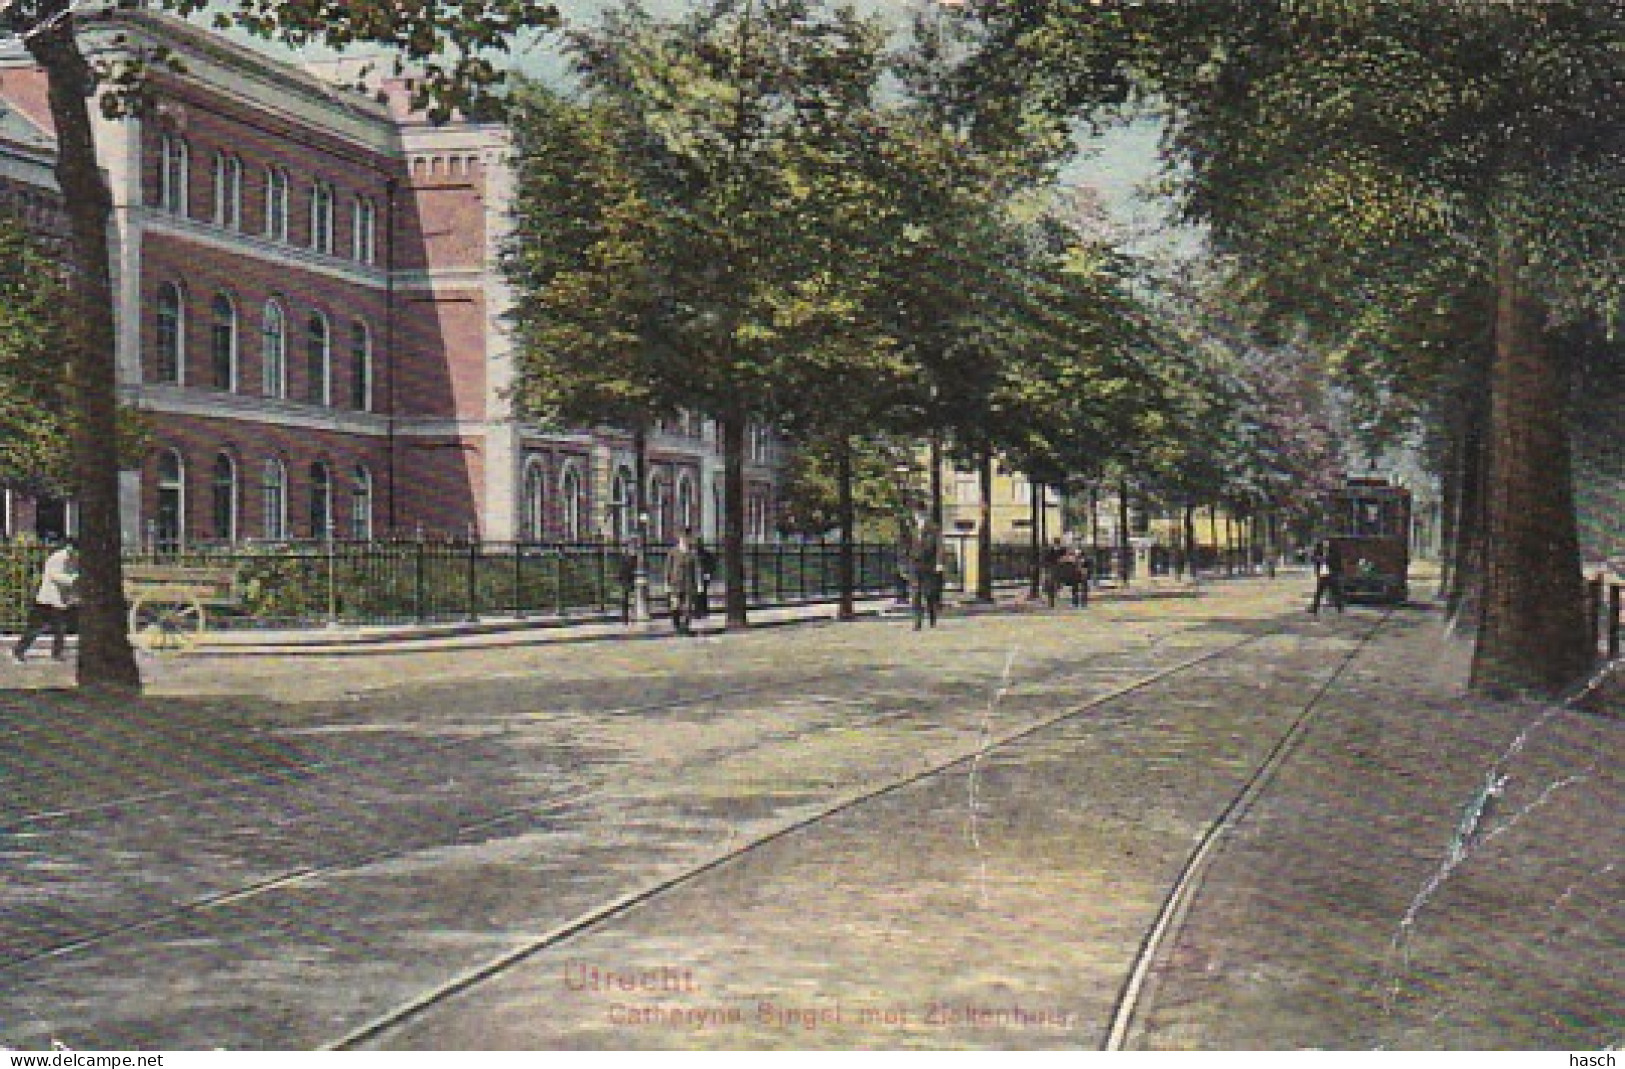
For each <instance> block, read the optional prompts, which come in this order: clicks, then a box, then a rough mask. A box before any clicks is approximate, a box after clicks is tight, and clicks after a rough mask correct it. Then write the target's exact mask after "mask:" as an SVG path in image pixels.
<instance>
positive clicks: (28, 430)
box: [0, 215, 69, 495]
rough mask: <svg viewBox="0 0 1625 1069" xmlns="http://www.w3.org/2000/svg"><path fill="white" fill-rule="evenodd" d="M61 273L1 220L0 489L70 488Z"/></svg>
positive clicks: (10, 222) (55, 491)
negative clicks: (61, 360)
mask: <svg viewBox="0 0 1625 1069" xmlns="http://www.w3.org/2000/svg"><path fill="white" fill-rule="evenodd" d="M63 289H64V287H63V283H62V279H61V277H60V269H59V267H58V265H57V264H56V263H55V261H54V260H52V258H51V257H50V255H49V254H48V253H47V252H46V251H45V250H44V249H42V248H41V247H40V246H39V244H38V243H37V242H35V241H34V240H32V239H31V238H30V237H29V236H28V235H27V234H26V233H25V232H24V230H23V229H22V226H21V224H20V223H18V222H17V221H16V220H14V219H12V218H11V217H9V216H3V215H0V484H3V485H6V486H10V487H13V488H17V489H22V490H26V491H29V492H31V493H34V494H50V495H60V494H62V493H64V492H65V491H66V489H67V487H68V484H69V472H68V470H67V467H68V466H67V453H68V448H67V446H68V400H67V380H66V377H65V375H64V368H63V367H62V365H60V364H58V363H56V361H55V358H56V355H57V353H58V352H60V346H61V339H62V334H63V331H64V324H63V322H62V318H61V315H60V310H61V308H62V303H63V299H64V293H63Z"/></svg>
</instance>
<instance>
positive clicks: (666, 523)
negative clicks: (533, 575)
mask: <svg viewBox="0 0 1625 1069" xmlns="http://www.w3.org/2000/svg"><path fill="white" fill-rule="evenodd" d="M635 485H636V477H635V476H634V475H633V474H632V469H631V468H629V467H621V468H618V469H617V470H616V472H615V476H614V478H613V479H612V480H611V482H610V489H609V502H608V504H607V506H606V508H605V515H604V516H603V518H602V521H603V522H602V527H601V528H597V529H595V527H594V525H593V524H592V522H591V516H590V511H589V506H588V500H587V493H586V486H587V484H586V482H585V480H584V479H583V478H582V475H581V469H580V467H579V465H578V464H577V463H576V462H575V461H573V460H572V461H566V462H565V463H564V465H563V467H562V468H560V470H559V475H558V480H557V483H556V484H551V482H550V480H549V477H548V472H547V464H546V461H545V460H543V459H542V458H541V457H532V458H531V459H530V460H528V461H526V463H525V475H524V480H523V483H522V487H521V499H520V514H519V535H520V538H521V540H523V541H539V540H543V539H549V538H558V539H562V540H564V541H582V540H584V539H590V538H596V537H599V536H600V535H602V536H603V537H606V538H609V539H611V540H613V541H616V542H621V541H625V540H626V539H628V538H630V537H631V536H632V534H633V533H634V532H635V530H636V524H635V517H634V516H633V515H632V506H633V493H632V489H633V487H634V486H635ZM550 487H551V489H550ZM550 493H554V494H556V495H557V506H558V507H557V509H556V511H554V512H552V513H550V512H549V508H548V504H549V495H550ZM644 509H645V511H646V513H647V515H648V517H649V531H648V537H649V540H650V541H651V542H655V543H664V542H670V541H672V540H674V539H675V538H676V537H677V535H678V533H679V532H680V531H682V530H683V529H685V528H690V529H694V530H698V529H699V521H700V516H699V493H698V490H697V488H696V484H695V481H694V476H693V475H692V474H691V473H690V472H687V471H680V472H678V473H677V475H676V478H675V480H674V479H673V477H672V474H671V473H670V472H669V471H666V470H662V469H656V470H654V471H652V472H650V473H649V492H648V494H647V496H646V497H645V499H644Z"/></svg>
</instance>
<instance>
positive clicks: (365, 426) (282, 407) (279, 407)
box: [121, 383, 389, 436]
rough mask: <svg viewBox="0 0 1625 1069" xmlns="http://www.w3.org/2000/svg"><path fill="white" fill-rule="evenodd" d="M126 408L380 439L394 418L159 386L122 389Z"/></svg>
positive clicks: (148, 384)
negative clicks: (128, 405)
mask: <svg viewBox="0 0 1625 1069" xmlns="http://www.w3.org/2000/svg"><path fill="white" fill-rule="evenodd" d="M121 392H122V394H123V400H124V402H125V403H126V404H130V405H133V406H134V407H136V408H139V409H141V410H142V411H146V412H161V413H163V414H165V415H177V416H197V417H201V418H204V419H219V420H226V421H229V422H231V423H233V424H239V425H241V424H254V423H258V424H262V425H265V426H273V427H295V428H298V429H300V430H315V431H333V432H336V433H339V434H361V435H373V436H379V435H383V434H386V433H388V431H389V418H388V417H387V416H383V415H381V414H379V413H376V412H355V411H351V410H347V409H339V408H321V407H318V406H316V405H307V404H301V403H299V402H298V401H287V400H281V399H278V398H273V397H254V396H249V395H246V394H235V393H225V392H223V391H217V390H199V389H194V388H190V387H186V386H168V385H161V384H158V383H142V384H139V385H126V386H124V387H122V388H121Z"/></svg>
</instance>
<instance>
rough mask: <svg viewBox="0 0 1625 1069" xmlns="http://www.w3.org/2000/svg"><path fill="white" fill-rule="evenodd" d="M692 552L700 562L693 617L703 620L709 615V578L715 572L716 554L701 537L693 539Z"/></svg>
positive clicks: (710, 578)
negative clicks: (698, 584)
mask: <svg viewBox="0 0 1625 1069" xmlns="http://www.w3.org/2000/svg"><path fill="white" fill-rule="evenodd" d="M694 554H695V556H696V557H697V558H698V559H699V564H700V586H699V589H698V590H696V591H695V592H694V618H695V619H697V620H703V619H705V618H706V617H707V616H710V615H711V580H712V578H713V577H714V576H715V575H716V574H717V555H716V554H715V553H712V552H711V549H710V547H709V546H707V545H706V544H705V540H704V539H701V538H696V539H695V540H694Z"/></svg>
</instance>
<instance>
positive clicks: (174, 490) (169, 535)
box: [154, 449, 186, 550]
mask: <svg viewBox="0 0 1625 1069" xmlns="http://www.w3.org/2000/svg"><path fill="white" fill-rule="evenodd" d="M156 521H157V522H156V530H155V531H154V537H155V540H156V542H157V545H156V546H155V547H154V548H156V549H160V550H177V549H180V548H181V547H182V546H183V545H184V544H185V541H186V461H185V460H183V459H182V458H181V455H180V453H178V452H176V451H175V450H173V449H166V450H164V451H163V452H162V453H159V454H158V515H157V516H156Z"/></svg>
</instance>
